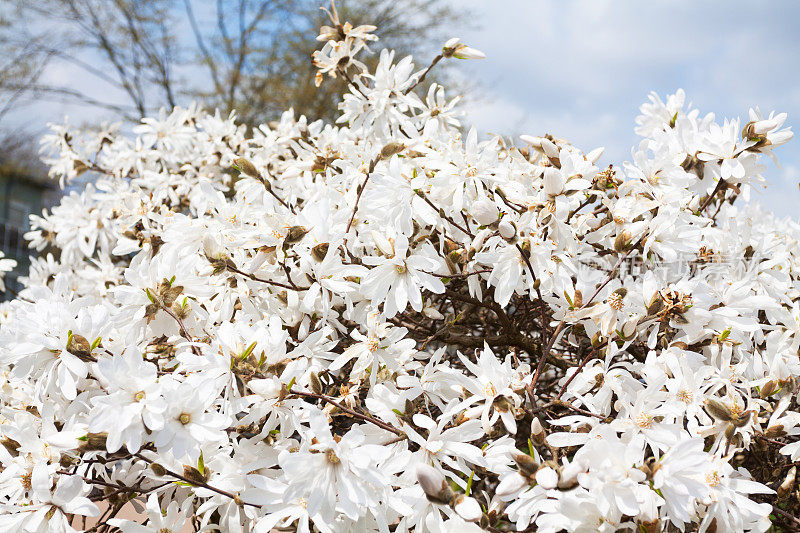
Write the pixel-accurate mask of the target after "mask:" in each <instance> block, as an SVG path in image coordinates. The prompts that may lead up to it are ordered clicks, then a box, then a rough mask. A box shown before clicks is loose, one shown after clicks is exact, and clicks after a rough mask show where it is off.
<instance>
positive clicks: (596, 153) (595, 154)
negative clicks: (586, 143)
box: [586, 147, 606, 164]
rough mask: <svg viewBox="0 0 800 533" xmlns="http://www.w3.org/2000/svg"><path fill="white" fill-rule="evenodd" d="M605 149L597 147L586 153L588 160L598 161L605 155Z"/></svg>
mask: <svg viewBox="0 0 800 533" xmlns="http://www.w3.org/2000/svg"><path fill="white" fill-rule="evenodd" d="M605 150H606V149H605V148H603V147H600V148H595V149H594V150H592V151H591V152H589V153H588V154H586V160H587V161H588V162H590V163H592V164H595V163H597V160H598V159H600V156H602V155H603V152H605Z"/></svg>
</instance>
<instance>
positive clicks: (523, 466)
mask: <svg viewBox="0 0 800 533" xmlns="http://www.w3.org/2000/svg"><path fill="white" fill-rule="evenodd" d="M514 462H516V463H517V466H518V467H519V470H520V472H521V473H522V474H523V475H525V476H528V477H533V476H534V475H535V474H536V472H537V471H538V470H539V463H537V462H536V460H535V459H534V458H533V457H531V456H530V455H527V454H524V453H518V454H517V455H515V456H514Z"/></svg>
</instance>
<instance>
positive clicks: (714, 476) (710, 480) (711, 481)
mask: <svg viewBox="0 0 800 533" xmlns="http://www.w3.org/2000/svg"><path fill="white" fill-rule="evenodd" d="M706 483H707V484H708V486H709V487H716V486H717V485H719V484H720V483H722V480H721V479H720V478H719V473H718V472H717V471H716V470H714V471H713V472H709V473H707V474H706Z"/></svg>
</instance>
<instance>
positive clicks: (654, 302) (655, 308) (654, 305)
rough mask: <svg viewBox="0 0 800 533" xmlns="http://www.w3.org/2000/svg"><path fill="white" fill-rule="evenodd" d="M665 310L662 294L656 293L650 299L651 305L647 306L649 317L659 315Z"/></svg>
mask: <svg viewBox="0 0 800 533" xmlns="http://www.w3.org/2000/svg"><path fill="white" fill-rule="evenodd" d="M663 308H664V300H662V299H661V295H660V294H658V293H655V294H654V295H653V297H652V298H651V299H650V303H648V304H647V316H653V315H657V314H658V313H659V312H661V310H662V309H663Z"/></svg>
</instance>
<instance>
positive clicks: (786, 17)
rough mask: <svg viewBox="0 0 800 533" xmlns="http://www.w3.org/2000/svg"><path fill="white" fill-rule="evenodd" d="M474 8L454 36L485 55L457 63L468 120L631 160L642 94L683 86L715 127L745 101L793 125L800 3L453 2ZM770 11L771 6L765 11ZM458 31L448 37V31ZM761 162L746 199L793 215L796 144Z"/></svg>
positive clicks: (798, 88) (799, 174) (797, 115)
mask: <svg viewBox="0 0 800 533" xmlns="http://www.w3.org/2000/svg"><path fill="white" fill-rule="evenodd" d="M459 4H463V5H466V6H469V7H470V8H472V9H474V10H475V12H476V15H477V16H476V17H475V20H476V27H475V28H474V29H470V30H468V31H464V32H462V35H463V37H462V40H463V41H465V42H467V43H468V44H470V45H472V46H474V47H476V48H479V49H481V50H483V51H484V52H485V53H486V55H487V58H486V59H485V60H483V61H481V62H471V63H470V64H469V65H464V68H468V72H469V74H470V75H471V76H474V77H475V78H477V79H479V80H480V83H481V84H482V87H483V89H482V90H481V98H480V99H477V100H476V99H473V100H472V101H471V102H469V103H468V106H467V111H468V113H469V119H470V121H471V122H472V123H473V124H475V125H476V126H478V127H479V128H480V129H481V130H484V131H486V130H488V131H491V132H494V133H507V132H509V131H513V132H515V133H531V134H542V133H553V134H555V135H557V136H559V137H564V138H566V139H569V140H570V141H571V142H573V143H574V144H576V145H577V146H580V147H581V148H583V149H585V150H587V151H588V150H590V149H592V148H595V147H597V146H605V147H606V153H605V155H604V158H603V160H602V161H601V163H603V162H605V163H606V164H608V163H612V162H614V163H619V162H622V161H624V160H625V159H627V158H629V157H630V148H631V146H633V145H635V144H636V143H637V142H638V139H637V137H636V135H635V134H634V133H633V127H634V118H635V117H636V115H637V114H638V107H639V105H641V103H643V102H644V101H645V100H646V99H647V95H648V94H649V92H650V91H656V92H657V93H659V94H660V95H662V97H663V96H664V95H666V94H670V93H673V92H675V90H676V89H678V88H681V87H682V88H683V89H685V90H686V93H687V100H689V101H691V102H692V103H693V104H694V105H695V106H696V107H698V108H699V109H700V111H701V112H702V113H706V112H713V113H714V114H715V115H716V117H717V120H720V121H721V120H722V119H724V118H735V117H738V116H744V117H746V115H747V111H748V109H749V108H750V107H751V106H756V105H757V106H759V107H760V108H761V110H762V111H764V112H769V111H770V110H773V109H774V110H778V111H785V112H787V113H789V119H788V124H789V125H795V128H794V129H797V127H798V126H800V68H798V67H800V32H798V31H797V23H798V21H800V2H796V1H793V0H786V1H776V2H770V3H763V2H752V1H748V2H744V1H738V0H728V1H725V2H697V1H688V0H648V1H646V2H642V1H637V0H528V1H522V0H494V1H478V0H461V1H460V2H459ZM766 5H769V6H770V7H768V8H767V7H764V6H766ZM454 34H455V33H454ZM776 153H777V155H778V157H779V159H780V160H781V165H782V168H781V169H778V168H776V167H775V166H774V165H773V164H772V162H770V161H768V160H767V172H766V174H765V175H766V177H767V179H768V181H769V188H768V189H767V190H766V191H764V192H763V193H760V194H756V195H754V199H757V200H759V201H760V202H761V203H763V204H764V205H766V206H768V207H770V208H771V209H773V210H774V211H775V212H776V213H779V214H781V215H792V216H794V217H798V211H800V210H798V209H797V207H796V206H797V205H798V201H799V200H800V190H798V181H799V180H800V137H798V138H795V139H793V140H792V141H791V142H790V143H789V144H788V145H785V146H783V147H782V148H781V149H779V150H776Z"/></svg>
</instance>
